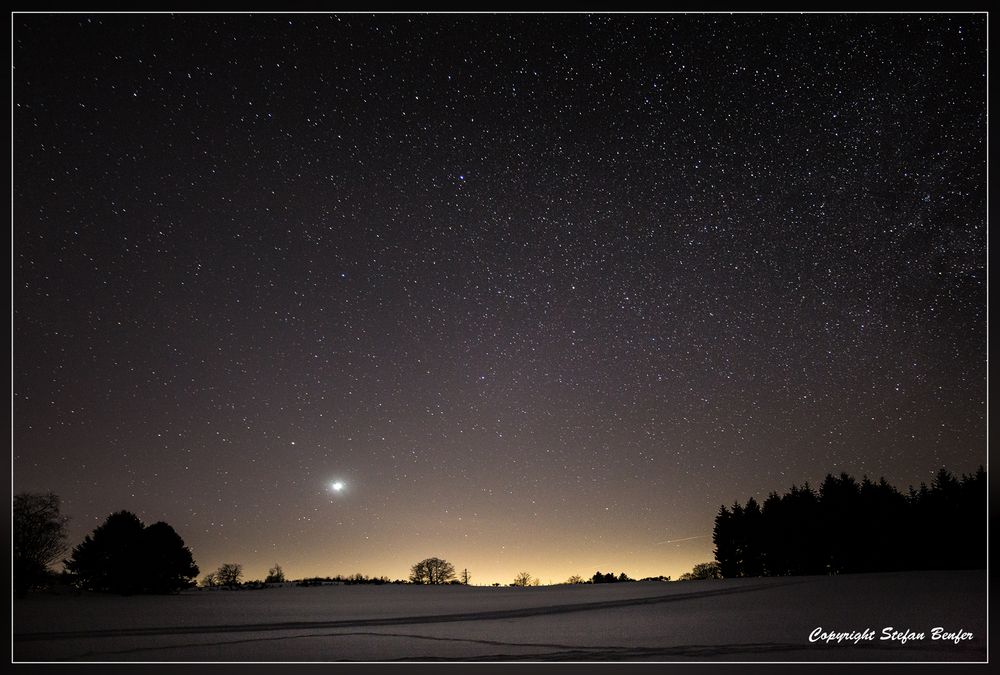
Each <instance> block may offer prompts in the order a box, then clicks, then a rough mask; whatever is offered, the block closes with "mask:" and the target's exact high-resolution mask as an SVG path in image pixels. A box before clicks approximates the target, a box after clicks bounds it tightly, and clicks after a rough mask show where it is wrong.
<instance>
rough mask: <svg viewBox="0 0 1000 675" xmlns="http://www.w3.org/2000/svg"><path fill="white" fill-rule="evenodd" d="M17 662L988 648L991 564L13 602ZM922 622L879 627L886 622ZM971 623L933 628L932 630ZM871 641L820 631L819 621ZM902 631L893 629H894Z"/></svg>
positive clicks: (920, 652)
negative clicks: (903, 637)
mask: <svg viewBox="0 0 1000 675" xmlns="http://www.w3.org/2000/svg"><path fill="white" fill-rule="evenodd" d="M13 609H14V628H13V632H14V650H13V651H14V661H15V662H21V661H63V660H71V661H85V662H103V661H120V660H121V661H139V662H163V661H189V662H200V661H242V662H293V661H294V662H301V661H342V660H348V661H393V660H413V661H434V660H441V659H452V660H462V661H474V660H490V661H515V660H527V661H549V660H564V661H565V660H569V661H606V660H621V661H675V660H695V661H701V660H714V661H950V662H960V661H985V659H986V637H987V636H986V572H985V571H983V570H973V571H948V572H943V571H942V572H901V573H890V574H859V575H843V576H836V577H784V578H765V579H731V580H722V581H691V582H670V583H663V582H643V583H618V584H599V585H577V586H548V587H545V586H542V587H529V588H506V587H505V588H493V587H464V586H439V587H429V586H401V585H386V586H361V585H358V586H320V587H311V588H299V587H284V588H268V589H263V590H254V591H187V592H184V593H181V594H179V595H174V596H137V597H118V596H95V595H68V596H67V595H62V596H59V595H45V594H38V595H32V596H29V597H27V598H24V599H18V600H16V601H15V602H14V608H13ZM886 627H892V628H893V629H895V630H898V631H906V630H910V631H912V632H913V633H923V634H924V639H922V640H909V641H907V642H905V643H902V642H901V641H900V640H882V639H879V638H881V637H882V635H883V629H885V628H886ZM935 627H942V628H944V629H945V630H946V631H948V632H958V631H964V632H967V633H971V634H972V636H971V639H963V640H960V641H959V642H958V643H957V644H956V643H955V641H954V640H934V639H932V635H931V630H932V629H934V628H935ZM817 628H821V629H822V630H823V631H826V632H831V631H832V632H844V633H846V632H851V631H855V632H858V633H860V632H862V631H865V630H866V629H870V630H871V631H872V633H871V634H872V635H874V636H875V637H874V639H866V640H860V641H858V644H854V643H853V642H852V641H851V640H844V641H841V642H839V643H838V642H832V643H830V644H827V643H825V642H810V641H809V636H810V633H812V632H813V631H814V630H815V629H817ZM890 632H891V631H890Z"/></svg>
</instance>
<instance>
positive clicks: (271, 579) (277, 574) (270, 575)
mask: <svg viewBox="0 0 1000 675" xmlns="http://www.w3.org/2000/svg"><path fill="white" fill-rule="evenodd" d="M284 581H285V572H284V571H283V570H282V569H281V565H279V564H278V563H274V567H272V568H271V569H269V570H268V571H267V577H265V578H264V583H265V584H280V583H283V582H284Z"/></svg>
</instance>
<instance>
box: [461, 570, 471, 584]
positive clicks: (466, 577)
mask: <svg viewBox="0 0 1000 675" xmlns="http://www.w3.org/2000/svg"><path fill="white" fill-rule="evenodd" d="M471 578H472V577H470V576H469V569H468V568H466V569H464V570H462V583H463V584H465V585H466V586H468V585H469V579H471Z"/></svg>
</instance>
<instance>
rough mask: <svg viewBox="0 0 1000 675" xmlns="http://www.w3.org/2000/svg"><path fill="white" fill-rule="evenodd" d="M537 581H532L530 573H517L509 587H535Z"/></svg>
mask: <svg viewBox="0 0 1000 675" xmlns="http://www.w3.org/2000/svg"><path fill="white" fill-rule="evenodd" d="M537 585H538V579H534V578H532V576H531V573H530V572H519V573H518V574H517V576H515V577H514V581H513V582H512V583H511V586H537Z"/></svg>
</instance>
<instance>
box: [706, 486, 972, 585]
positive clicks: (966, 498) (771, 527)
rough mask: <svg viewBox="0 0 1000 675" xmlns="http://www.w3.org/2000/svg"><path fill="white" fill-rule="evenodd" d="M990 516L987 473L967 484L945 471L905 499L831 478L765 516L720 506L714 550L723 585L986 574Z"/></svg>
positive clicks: (774, 499) (771, 500) (770, 506)
mask: <svg viewBox="0 0 1000 675" xmlns="http://www.w3.org/2000/svg"><path fill="white" fill-rule="evenodd" d="M986 508H987V499H986V471H985V470H984V469H983V468H982V467H980V468H979V470H978V471H977V472H976V473H975V474H973V475H969V476H963V477H962V478H961V479H957V478H955V477H954V476H952V475H951V474H950V473H949V472H948V471H947V470H945V469H941V470H940V471H939V472H938V473H937V475H936V476H935V478H934V481H933V482H932V484H931V486H930V487H929V488H928V487H927V486H926V485H924V484H921V486H920V489H919V490H914V489H913V488H912V487H911V488H910V489H909V491H908V493H907V494H903V493H901V492H899V491H898V490H897V489H896V488H894V487H893V486H891V485H889V484H888V483H887V482H886V481H885V479H884V478H882V479H880V480H879V481H878V482H877V483H875V482H872V481H871V480H869V479H868V477H867V476H866V477H864V478H863V479H862V480H861V482H860V483H858V482H856V481H855V480H854V478H853V477H851V476H849V475H847V474H846V473H842V474H840V476H839V477H834V476H833V475H829V474H828V475H827V477H826V479H824V481H823V484H822V485H821V486H820V488H819V492H818V493H817V492H816V491H814V490H813V489H812V488H811V487H810V486H809V484H808V483H806V484H805V485H803V486H802V487H801V488H800V487H796V486H794V485H793V486H792V488H791V490H789V492H788V493H786V494H784V495H781V496H778V494H777V493H771V494H770V495H769V496H768V497H767V499H765V500H764V505H763V507H761V506H760V505H759V504H758V503H757V501H756V500H755V499H753V498H752V497H751V498H750V499H749V500H747V502H746V504H745V505H741V504H739V503H738V502H737V503H735V504H733V506H732V507H731V508H726V507H725V506H722V507H721V508H720V509H719V514H718V515H717V516H716V517H715V528H714V531H713V534H712V541H713V542H714V543H715V546H716V548H715V559H716V561H717V562H718V564H719V570H720V572H721V574H722V576H723V577H754V576H764V575H766V576H780V575H788V574H841V573H849V572H886V571H894V570H914V569H974V568H985V567H986ZM928 533H933V535H934V536H933V540H932V539H931V538H929V537H928V536H927V535H928ZM941 538H946V539H947V545H941Z"/></svg>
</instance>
